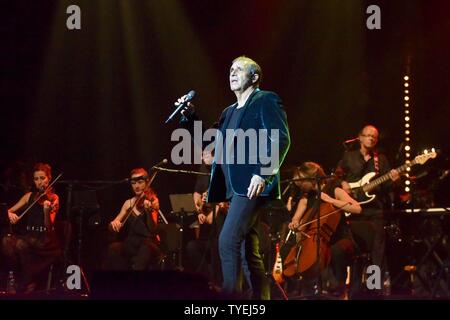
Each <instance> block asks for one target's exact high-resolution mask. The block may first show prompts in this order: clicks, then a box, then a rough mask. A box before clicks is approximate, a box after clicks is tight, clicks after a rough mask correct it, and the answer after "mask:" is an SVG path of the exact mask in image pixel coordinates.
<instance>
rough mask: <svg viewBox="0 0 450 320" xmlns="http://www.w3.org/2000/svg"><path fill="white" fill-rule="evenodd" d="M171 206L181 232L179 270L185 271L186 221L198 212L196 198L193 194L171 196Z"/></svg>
mask: <svg viewBox="0 0 450 320" xmlns="http://www.w3.org/2000/svg"><path fill="white" fill-rule="evenodd" d="M169 198H170V204H171V206H172V212H171V213H172V214H173V215H176V216H177V218H178V219H179V220H178V225H179V231H180V237H179V239H180V243H179V246H178V269H179V270H181V271H182V270H183V269H184V268H183V263H182V262H183V260H182V251H183V229H184V223H185V219H186V217H188V216H193V215H194V214H195V212H196V209H195V204H194V198H193V195H192V193H185V194H170V195H169Z"/></svg>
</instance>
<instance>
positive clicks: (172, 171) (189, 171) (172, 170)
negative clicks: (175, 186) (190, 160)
mask: <svg viewBox="0 0 450 320" xmlns="http://www.w3.org/2000/svg"><path fill="white" fill-rule="evenodd" d="M153 169H154V170H158V171H165V172H171V173H186V174H195V175H199V176H210V175H211V173H207V172H199V171H192V170H175V169H167V168H161V167H154V168H153Z"/></svg>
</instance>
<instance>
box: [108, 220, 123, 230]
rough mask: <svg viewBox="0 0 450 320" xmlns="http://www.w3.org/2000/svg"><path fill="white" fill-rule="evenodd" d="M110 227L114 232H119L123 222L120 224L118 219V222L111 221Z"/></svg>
mask: <svg viewBox="0 0 450 320" xmlns="http://www.w3.org/2000/svg"><path fill="white" fill-rule="evenodd" d="M109 226H110V228H111V230H112V231H114V232H119V231H120V229H121V228H122V222H120V221H119V220H117V219H116V220H113V221H111V223H110V224H109Z"/></svg>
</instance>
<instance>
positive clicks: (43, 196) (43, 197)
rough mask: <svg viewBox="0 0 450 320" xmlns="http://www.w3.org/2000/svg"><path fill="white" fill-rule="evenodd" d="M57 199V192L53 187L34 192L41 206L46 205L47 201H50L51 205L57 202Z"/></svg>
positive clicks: (35, 199) (35, 198)
mask: <svg viewBox="0 0 450 320" xmlns="http://www.w3.org/2000/svg"><path fill="white" fill-rule="evenodd" d="M56 199H57V196H56V194H55V193H54V192H53V190H52V188H48V189H39V190H38V192H36V193H35V194H34V199H33V200H34V201H37V203H38V204H39V205H41V206H43V205H44V202H45V201H50V203H51V206H52V207H53V205H54V204H55V202H56Z"/></svg>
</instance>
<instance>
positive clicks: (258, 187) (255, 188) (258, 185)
mask: <svg viewBox="0 0 450 320" xmlns="http://www.w3.org/2000/svg"><path fill="white" fill-rule="evenodd" d="M265 187H266V182H265V181H264V179H263V178H261V177H260V176H257V175H256V174H255V175H253V177H252V180H250V186H249V187H248V188H247V197H248V198H249V199H250V200H252V199H256V198H257V197H258V196H259V195H260V194H261V192H263V191H264V188H265Z"/></svg>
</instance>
